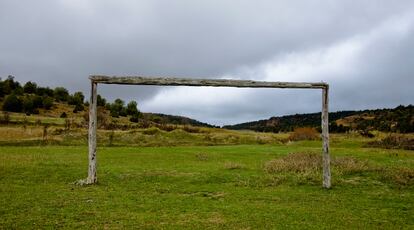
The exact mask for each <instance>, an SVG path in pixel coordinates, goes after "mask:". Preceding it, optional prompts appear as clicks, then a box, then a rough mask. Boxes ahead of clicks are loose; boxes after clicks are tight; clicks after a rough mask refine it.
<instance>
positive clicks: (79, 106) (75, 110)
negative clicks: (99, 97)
mask: <svg viewBox="0 0 414 230" xmlns="http://www.w3.org/2000/svg"><path fill="white" fill-rule="evenodd" d="M83 110H84V107H83V105H82V104H77V105H75V108H74V109H73V112H74V113H77V112H80V111H83Z"/></svg>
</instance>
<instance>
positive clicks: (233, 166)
mask: <svg viewBox="0 0 414 230" xmlns="http://www.w3.org/2000/svg"><path fill="white" fill-rule="evenodd" d="M224 168H225V169H229V170H234V169H243V168H245V166H244V165H243V164H240V163H236V162H226V163H224Z"/></svg>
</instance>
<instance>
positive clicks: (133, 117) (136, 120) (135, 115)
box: [129, 114, 139, 123]
mask: <svg viewBox="0 0 414 230" xmlns="http://www.w3.org/2000/svg"><path fill="white" fill-rule="evenodd" d="M129 121H131V122H134V123H137V122H138V121H139V116H138V114H134V115H132V116H131V118H129Z"/></svg>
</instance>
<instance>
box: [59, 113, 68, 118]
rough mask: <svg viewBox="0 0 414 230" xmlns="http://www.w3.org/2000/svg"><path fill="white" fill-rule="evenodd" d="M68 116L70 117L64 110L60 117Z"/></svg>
mask: <svg viewBox="0 0 414 230" xmlns="http://www.w3.org/2000/svg"><path fill="white" fill-rule="evenodd" d="M67 117H68V115H67V114H66V113H65V112H63V113H62V114H60V118H67Z"/></svg>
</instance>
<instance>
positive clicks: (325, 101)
mask: <svg viewBox="0 0 414 230" xmlns="http://www.w3.org/2000/svg"><path fill="white" fill-rule="evenodd" d="M328 105H329V87H326V88H325V89H323V90H322V156H323V157H322V158H323V187H324V188H330V187H331V158H330V155H329V112H328Z"/></svg>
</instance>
